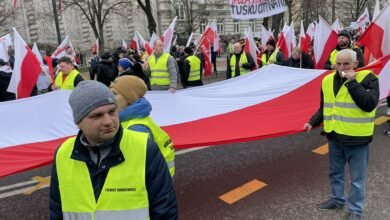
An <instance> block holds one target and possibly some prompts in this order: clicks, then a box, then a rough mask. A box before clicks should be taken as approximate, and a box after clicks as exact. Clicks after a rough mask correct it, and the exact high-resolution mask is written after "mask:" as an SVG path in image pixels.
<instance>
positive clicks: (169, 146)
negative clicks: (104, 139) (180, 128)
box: [121, 116, 175, 177]
mask: <svg viewBox="0 0 390 220" xmlns="http://www.w3.org/2000/svg"><path fill="white" fill-rule="evenodd" d="M121 124H122V127H123V128H125V129H128V128H129V127H131V126H133V125H144V126H146V127H147V128H149V129H150V131H151V132H152V135H153V139H154V142H156V144H157V145H158V148H159V149H160V151H161V154H162V155H163V156H164V158H165V161H166V162H167V166H168V168H169V172H170V173H171V176H172V177H173V176H174V175H175V149H174V148H173V143H172V141H171V138H170V137H169V136H168V134H167V133H166V132H165V131H164V130H163V129H161V128H160V127H159V126H158V125H157V124H156V123H155V122H154V121H153V119H152V118H151V117H149V116H148V117H145V118H134V119H130V120H128V121H125V122H122V123H121Z"/></svg>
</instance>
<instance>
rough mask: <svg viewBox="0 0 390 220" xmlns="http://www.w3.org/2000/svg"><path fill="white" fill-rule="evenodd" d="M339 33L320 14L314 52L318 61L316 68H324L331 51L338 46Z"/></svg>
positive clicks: (315, 34)
mask: <svg viewBox="0 0 390 220" xmlns="http://www.w3.org/2000/svg"><path fill="white" fill-rule="evenodd" d="M337 43H338V37H337V33H336V32H335V31H334V30H332V28H331V27H330V25H329V24H328V23H327V22H326V21H325V20H324V19H323V18H322V17H321V16H320V19H319V22H318V24H317V25H316V29H315V33H314V45H313V53H314V59H315V62H316V65H315V67H316V69H324V67H325V62H326V60H327V59H328V58H329V55H330V53H331V52H332V51H333V50H334V48H335V47H336V46H337Z"/></svg>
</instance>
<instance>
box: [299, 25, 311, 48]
mask: <svg viewBox="0 0 390 220" xmlns="http://www.w3.org/2000/svg"><path fill="white" fill-rule="evenodd" d="M309 45H310V42H309V39H308V37H307V36H306V34H305V29H304V27H303V21H302V20H301V31H300V33H299V48H301V50H302V51H303V52H305V53H306V54H309Z"/></svg>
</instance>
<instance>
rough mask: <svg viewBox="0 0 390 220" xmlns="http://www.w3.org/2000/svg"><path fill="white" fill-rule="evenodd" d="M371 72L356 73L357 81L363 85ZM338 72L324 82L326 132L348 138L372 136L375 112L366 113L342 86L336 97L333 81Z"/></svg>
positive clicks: (330, 75) (327, 77) (328, 76)
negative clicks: (333, 132)
mask: <svg viewBox="0 0 390 220" xmlns="http://www.w3.org/2000/svg"><path fill="white" fill-rule="evenodd" d="M370 73H371V71H369V70H363V71H359V72H357V73H356V81H357V82H358V83H361V82H362V81H363V80H364V78H365V77H366V76H367V75H368V74H370ZM335 74H336V72H333V73H331V74H329V75H327V76H326V77H325V78H324V79H323V81H322V92H323V95H324V109H323V115H324V130H325V132H327V133H330V132H332V131H335V132H336V133H337V134H343V135H348V136H371V135H373V132H374V121H375V111H376V110H373V111H371V112H365V111H363V110H361V109H360V108H359V107H358V106H357V105H356V104H355V102H354V101H353V99H352V97H351V95H350V94H349V92H348V88H347V87H346V86H345V85H342V86H341V88H340V90H339V92H338V93H337V96H336V97H335V96H334V90H333V81H334V76H335Z"/></svg>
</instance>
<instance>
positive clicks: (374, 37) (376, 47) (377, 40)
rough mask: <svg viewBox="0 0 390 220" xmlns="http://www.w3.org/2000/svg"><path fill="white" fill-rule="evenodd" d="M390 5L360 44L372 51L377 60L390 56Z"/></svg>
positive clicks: (368, 29) (375, 21) (373, 23)
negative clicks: (389, 20)
mask: <svg viewBox="0 0 390 220" xmlns="http://www.w3.org/2000/svg"><path fill="white" fill-rule="evenodd" d="M389 4H390V3H388V4H387V5H386V6H385V7H384V8H383V10H382V11H381V13H380V14H379V15H378V16H377V17H376V19H375V20H374V21H373V22H372V23H371V25H370V26H369V27H368V28H367V30H366V31H365V32H364V33H363V35H362V36H361V37H360V39H359V40H358V42H360V43H361V44H362V45H364V46H365V47H366V48H368V49H369V50H370V51H371V54H372V55H373V57H374V58H375V59H379V58H381V57H382V56H385V55H387V54H390V22H388V19H389V17H390V6H389Z"/></svg>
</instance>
